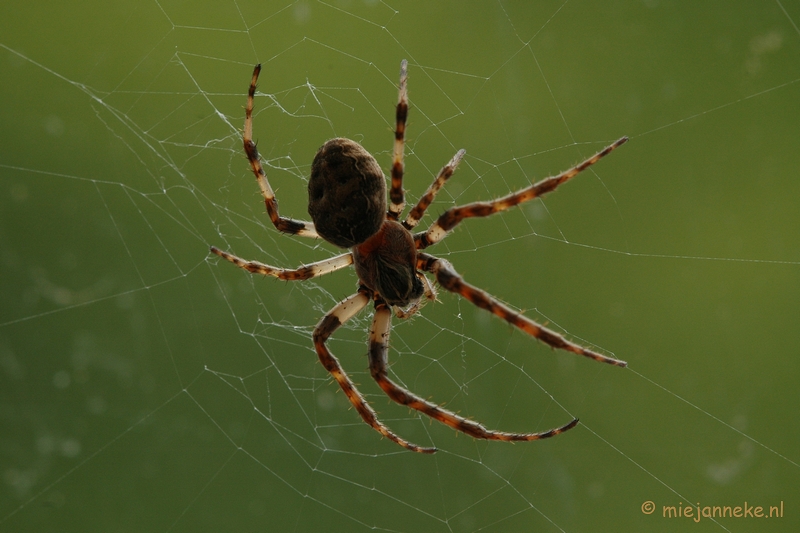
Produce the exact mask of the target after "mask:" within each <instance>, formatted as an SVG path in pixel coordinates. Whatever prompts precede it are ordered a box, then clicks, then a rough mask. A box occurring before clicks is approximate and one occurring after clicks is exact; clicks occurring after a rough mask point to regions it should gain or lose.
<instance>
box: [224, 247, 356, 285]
mask: <svg viewBox="0 0 800 533" xmlns="http://www.w3.org/2000/svg"><path fill="white" fill-rule="evenodd" d="M211 251H212V252H213V253H215V254H217V255H218V256H220V257H221V258H223V259H226V260H228V261H230V262H231V263H233V264H234V265H236V266H238V267H239V268H243V269H244V270H247V271H248V272H251V273H253V274H263V275H264V276H272V277H273V278H278V279H282V280H284V281H305V280H307V279H311V278H316V277H317V276H324V275H325V274H330V273H331V272H336V271H337V270H339V269H342V268H344V267H347V266H350V265H352V264H353V254H351V253H350V252H347V253H344V254H341V255H337V256H334V257H331V258H329V259H323V260H322V261H317V262H316V263H310V264H308V265H302V266H300V267H298V268H295V269H292V270H290V269H286V268H279V267H274V266H269V265H265V264H264V263H260V262H258V261H248V260H246V259H242V258H241V257H237V256H235V255H233V254H231V253H228V252H223V251H222V250H220V249H219V248H217V247H216V246H212V247H211Z"/></svg>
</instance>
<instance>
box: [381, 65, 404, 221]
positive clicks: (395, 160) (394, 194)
mask: <svg viewBox="0 0 800 533" xmlns="http://www.w3.org/2000/svg"><path fill="white" fill-rule="evenodd" d="M407 82H408V61H406V60H405V59H404V60H402V61H401V62H400V84H399V88H398V96H397V126H396V129H395V131H394V154H393V157H392V187H391V189H390V190H389V201H390V202H391V205H389V212H388V213H387V214H386V216H387V217H388V218H389V219H390V220H397V218H398V217H399V216H400V213H402V212H403V207H404V206H405V203H406V202H405V194H404V193H403V168H404V167H403V149H404V146H405V135H406V119H407V118H408V90H407V89H406V83H407Z"/></svg>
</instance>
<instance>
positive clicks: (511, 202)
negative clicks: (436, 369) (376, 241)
mask: <svg viewBox="0 0 800 533" xmlns="http://www.w3.org/2000/svg"><path fill="white" fill-rule="evenodd" d="M626 142H628V138H627V137H622V138H621V139H619V140H618V141H616V142H614V143H612V144H611V145H609V146H607V147H605V148H603V149H602V150H600V151H599V152H597V153H596V154H594V155H593V156H592V157H590V158H589V159H587V160H586V161H584V162H583V163H580V164H578V165H576V166H574V167H572V168H571V169H569V170H567V171H565V172H562V173H561V174H558V175H557V176H551V177H549V178H545V179H543V180H541V181H539V182H536V183H534V184H533V185H530V186H528V187H525V188H524V189H520V190H519V191H517V192H514V193H511V194H508V195H506V196H503V197H501V198H497V199H495V200H492V201H490V202H473V203H471V204H467V205H463V206H460V207H452V208H450V209H448V210H447V211H445V212H444V213H443V214H442V215H441V216H440V217H439V218H438V219H437V220H436V222H434V223H433V224H432V225H431V227H430V228H428V231H426V232H424V233H418V234H416V235H414V241H415V242H416V243H417V249H419V250H423V249H425V248H427V247H428V246H430V245H432V244H436V243H437V242H439V241H441V240H442V239H444V238H445V237H446V236H447V234H448V233H449V232H450V231H451V230H452V229H453V228H454V227H456V226H457V225H458V224H459V223H461V221H462V220H464V219H465V218H470V217H486V216H489V215H493V214H495V213H498V212H500V211H505V210H506V209H508V208H509V207H514V206H515V205H518V204H521V203H523V202H528V201H530V200H533V199H534V198H538V197H539V196H542V195H544V194H546V193H548V192H551V191H553V190H555V188H556V187H558V186H559V185H561V184H562V183H564V182H565V181H568V180H569V179H571V178H573V177H575V176H576V175H577V174H579V173H580V172H581V171H583V170H586V169H587V168H588V167H590V166H592V165H594V164H595V163H597V162H598V161H600V159H602V158H603V157H605V156H607V155H608V154H610V153H611V152H612V151H613V150H615V149H616V148H619V147H620V146H622V145H623V144H625V143H626Z"/></svg>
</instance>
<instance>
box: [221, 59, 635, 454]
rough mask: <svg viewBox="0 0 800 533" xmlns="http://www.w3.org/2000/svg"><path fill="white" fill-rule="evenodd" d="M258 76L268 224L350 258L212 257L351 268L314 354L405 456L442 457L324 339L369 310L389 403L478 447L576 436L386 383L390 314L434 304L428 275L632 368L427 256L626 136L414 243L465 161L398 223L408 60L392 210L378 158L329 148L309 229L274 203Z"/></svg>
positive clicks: (248, 121) (529, 328) (266, 270)
mask: <svg viewBox="0 0 800 533" xmlns="http://www.w3.org/2000/svg"><path fill="white" fill-rule="evenodd" d="M260 72H261V65H256V67H255V70H254V71H253V78H252V80H251V82H250V90H249V92H248V96H247V107H246V109H245V122H244V134H243V136H242V137H243V139H242V140H243V142H244V150H245V153H246V154H247V159H248V161H249V162H250V167H251V169H252V170H253V173H254V174H255V176H256V180H257V181H258V184H259V187H260V188H261V194H262V196H263V197H264V203H265V204H266V208H267V213H268V214H269V217H270V220H271V221H272V223H273V224H274V225H275V227H276V228H277V229H278V230H279V231H282V232H284V233H289V234H292V235H300V236H304V237H322V238H323V239H325V240H326V241H328V242H330V243H332V244H335V245H336V246H339V247H341V248H348V249H349V251H348V252H346V253H343V254H340V255H338V256H335V257H332V258H330V259H326V260H324V261H318V262H316V263H312V264H310V265H305V266H302V267H300V268H297V269H294V270H287V269H283V268H277V267H272V266H269V265H265V264H263V263H259V262H258V261H246V260H244V259H241V258H239V257H237V256H235V255H233V254H230V253H227V252H223V251H221V250H219V249H218V248H215V247H212V248H211V251H212V252H214V253H215V254H217V255H219V256H220V257H222V258H224V259H227V260H228V261H230V262H231V263H234V264H235V265H237V266H239V267H241V268H243V269H245V270H248V271H250V272H253V273H256V274H263V275H267V276H273V277H276V278H279V279H284V280H291V281H302V280H306V279H310V278H313V277H316V276H321V275H323V274H328V273H330V272H334V271H336V270H339V269H341V268H344V267H347V266H349V265H354V267H355V271H356V274H357V275H358V279H359V288H358V291H357V292H356V293H355V294H354V295H352V296H350V297H348V298H346V299H344V300H343V301H341V302H340V303H339V304H338V305H336V306H335V307H334V308H333V309H332V310H331V311H330V312H329V313H328V314H327V315H325V316H324V317H323V318H322V320H320V322H319V324H317V327H316V328H315V329H314V334H313V341H314V348H315V349H316V352H317V355H318V356H319V359H320V362H321V363H322V365H323V366H324V367H325V369H326V370H327V371H328V372H330V373H331V375H332V376H333V378H334V379H335V380H336V381H337V383H338V384H339V386H340V387H341V388H342V390H343V391H344V393H345V394H346V395H347V398H348V399H349V400H350V402H351V403H352V404H353V406H354V407H355V408H356V410H357V411H358V414H359V415H360V416H361V418H362V419H363V420H364V421H365V422H366V423H367V424H369V425H370V426H372V427H373V428H374V429H375V430H376V431H378V432H379V433H381V434H382V435H384V436H385V437H387V438H389V439H391V440H393V441H394V442H396V443H397V444H399V445H400V446H403V447H404V448H408V449H409V450H413V451H415V452H422V453H433V452H435V451H436V448H428V447H422V446H418V445H416V444H413V443H410V442H408V441H406V440H404V439H402V438H400V437H399V436H397V435H396V434H395V433H393V432H392V430H390V429H389V428H388V427H386V426H385V425H384V424H383V423H382V422H381V421H380V420H379V419H378V417H377V415H376V414H375V411H374V410H373V409H372V407H370V406H369V404H367V402H366V401H365V400H364V397H363V396H362V395H361V393H360V392H358V390H357V389H356V388H355V386H354V385H353V382H352V381H351V380H350V378H349V377H348V376H347V374H346V373H345V371H344V370H343V369H342V367H341V365H340V364H339V361H338V359H336V357H335V356H334V355H333V354H332V353H331V352H330V350H329V349H328V346H327V340H328V338H329V337H330V336H331V335H332V334H333V332H334V331H336V330H337V329H338V328H339V327H340V326H341V325H342V324H343V323H344V322H346V321H347V320H349V319H350V318H352V317H353V316H355V315H356V313H358V312H359V311H361V310H362V309H364V307H366V306H367V304H369V302H370V301H372V302H374V305H375V315H374V318H373V320H372V328H371V329H370V335H369V368H370V374H371V375H372V377H373V378H374V379H375V381H376V382H377V383H378V385H379V386H380V387H381V389H383V391H384V392H385V393H386V394H387V395H388V396H389V397H390V398H391V399H392V400H394V401H396V402H397V403H400V404H402V405H406V406H408V407H410V408H412V409H416V410H417V411H420V412H422V413H424V414H426V415H428V416H430V417H431V418H434V419H436V420H439V421H440V422H442V423H444V424H446V425H448V426H450V427H453V428H455V429H457V430H459V431H463V432H464V433H466V434H468V435H471V436H473V437H475V438H481V439H490V440H502V441H531V440H538V439H543V438H547V437H552V436H553V435H558V434H559V433H563V432H564V431H566V430H568V429H571V428H573V427H575V425H576V424H577V423H578V420H577V419H573V420H572V421H571V422H569V423H568V424H565V425H564V426H561V427H558V428H555V429H551V430H548V431H543V432H539V433H506V432H503V431H493V430H489V429H486V428H485V427H483V426H482V425H481V424H479V423H477V422H475V421H472V420H468V419H466V418H464V417H461V416H459V415H457V414H455V413H453V412H451V411H448V410H447V409H444V408H443V407H440V406H439V405H437V404H435V403H432V402H429V401H427V400H425V399H423V398H421V397H419V396H417V395H415V394H413V393H411V392H409V391H408V390H406V389H404V388H403V387H401V386H399V385H398V384H396V383H395V382H393V381H392V380H391V379H389V377H388V373H387V365H388V346H389V344H388V343H389V331H390V329H391V308H392V307H394V308H395V312H396V314H397V315H398V317H401V318H406V317H408V316H410V315H412V314H414V313H416V312H417V311H419V309H420V307H421V305H422V302H423V301H424V300H425V299H430V300H432V299H435V297H436V295H435V292H434V290H433V286H432V285H431V283H430V282H429V281H428V278H426V277H425V275H424V273H426V272H427V273H429V274H431V275H432V276H433V277H434V278H435V279H436V281H437V282H438V283H439V285H440V286H441V287H443V288H444V289H446V290H448V291H450V292H454V293H456V294H459V295H461V296H462V297H464V298H466V299H467V300H469V301H470V302H471V303H473V304H475V305H476V306H478V307H480V308H482V309H486V310H487V311H489V312H490V313H493V314H494V315H496V316H498V317H500V318H502V319H503V320H506V321H507V322H508V323H510V324H512V325H513V326H516V327H517V328H519V329H521V330H522V331H524V332H525V333H528V334H529V335H531V336H532V337H535V338H537V339H539V340H540V341H542V342H544V343H545V344H548V345H549V346H551V347H553V348H558V349H561V350H566V351H569V352H573V353H576V354H579V355H583V356H585V357H588V358H590V359H594V360H595V361H600V362H603V363H609V364H612V365H616V366H625V365H626V363H625V362H624V361H620V360H619V359H614V358H612V357H608V356H605V355H602V354H600V353H597V352H595V351H592V350H590V349H588V348H584V347H582V346H579V345H577V344H575V343H573V342H570V341H568V340H567V339H565V338H564V337H563V336H561V335H559V334H558V333H556V332H554V331H552V330H550V329H547V328H545V327H544V326H541V325H539V324H537V323H536V322H534V321H533V320H531V319H529V318H527V317H525V316H523V315H522V314H521V313H519V312H517V311H515V310H513V309H511V308H510V307H508V306H507V305H505V304H503V303H502V302H500V301H498V300H497V299H496V298H494V297H492V296H491V295H489V294H488V293H486V292H484V291H482V290H480V289H478V288H476V287H473V286H472V285H470V284H468V283H467V282H465V281H464V280H463V278H461V276H459V275H458V273H457V272H456V271H455V269H454V268H453V266H452V265H451V264H450V262H449V261H446V260H444V259H440V258H437V257H434V256H432V255H430V254H427V253H424V252H422V250H424V249H425V248H427V247H428V246H431V245H434V244H436V243H437V242H439V241H441V240H442V239H444V238H445V237H446V236H447V235H448V233H449V232H450V231H451V230H452V229H453V228H454V227H456V226H457V225H458V224H460V223H461V221H462V220H464V219H465V218H471V217H485V216H489V215H491V214H494V213H497V212H500V211H504V210H506V209H508V208H510V207H514V206H516V205H518V204H520V203H522V202H527V201H530V200H533V199H534V198H538V197H539V196H542V195H543V194H546V193H548V192H551V191H553V190H554V189H555V188H556V187H558V186H559V185H561V184H562V183H564V182H566V181H567V180H569V179H571V178H572V177H574V176H575V175H577V174H578V173H579V172H581V171H582V170H584V169H586V168H587V167H589V166H591V165H593V164H595V163H596V162H597V161H599V160H600V159H601V158H602V157H604V156H606V155H607V154H609V153H610V152H611V151H612V150H614V149H615V148H617V147H619V146H620V145H622V144H624V143H625V142H626V141H627V140H628V139H627V137H623V138H621V139H619V140H618V141H616V142H614V143H612V144H611V145H609V146H607V147H606V148H604V149H603V150H601V151H600V152H598V153H596V154H595V155H594V156H592V157H590V158H589V159H587V160H586V161H584V162H582V163H580V164H578V165H576V166H575V167H572V168H571V169H569V170H567V171H565V172H562V173H561V174H558V175H556V176H551V177H549V178H545V179H543V180H541V181H539V182H536V183H534V184H532V185H530V186H528V187H525V188H524V189H521V190H519V191H517V192H513V193H510V194H508V195H506V196H503V197H501V198H497V199H496V200H492V201H488V202H474V203H471V204H467V205H464V206H459V207H452V208H450V209H448V210H447V211H445V212H444V213H443V214H442V215H441V216H439V218H437V219H436V221H435V222H434V223H433V224H431V226H430V227H429V228H428V229H427V230H426V231H424V232H421V233H416V234H412V233H411V230H412V229H413V228H414V227H416V225H417V224H418V223H419V221H420V219H421V218H422V216H423V215H424V214H425V211H426V210H427V208H428V206H429V205H430V204H431V202H432V201H433V199H434V197H435V196H436V194H437V193H438V191H439V189H441V187H442V186H443V185H444V183H445V182H446V181H447V180H448V179H449V178H450V176H452V174H453V172H454V171H455V169H456V167H457V166H458V164H459V163H460V162H461V159H462V158H463V157H464V150H459V151H458V152H457V153H456V155H455V156H453V158H452V159H451V160H450V162H449V163H448V164H447V165H445V166H444V167H443V168H442V170H440V171H439V174H438V176H437V177H436V179H435V180H434V181H433V183H432V184H431V186H430V187H428V190H427V191H426V192H425V194H424V195H423V196H422V197H421V198H420V200H419V201H418V202H417V204H416V205H415V206H414V207H413V208H412V209H411V211H410V212H409V214H408V216H407V217H406V218H405V219H404V220H403V222H402V223H401V222H399V218H400V215H401V214H402V212H403V207H404V205H405V195H404V192H403V146H404V139H405V125H406V117H407V115H408V97H407V93H406V80H407V63H406V62H405V61H403V62H402V63H401V64H400V86H399V98H398V102H397V109H396V120H397V126H396V130H395V142H394V155H393V160H392V171H391V188H390V190H389V201H390V202H389V205H388V208H387V202H386V182H385V178H384V175H383V172H382V171H381V168H380V166H379V165H378V163H377V161H375V158H374V157H372V155H370V153H369V152H367V150H365V149H364V147H363V146H361V145H360V144H358V143H357V142H355V141H351V140H349V139H344V138H336V139H331V140H330V141H328V142H326V143H325V144H324V145H322V147H321V148H320V149H319V151H318V152H317V155H316V157H314V162H313V164H312V166H311V178H310V179H309V182H308V212H309V214H310V215H311V218H312V220H313V221H314V222H313V223H311V222H304V221H301V220H293V219H290V218H285V217H282V216H280V214H279V213H278V204H277V201H276V200H275V194H274V193H273V191H272V188H271V187H270V185H269V182H268V181H267V176H266V174H265V173H264V169H263V167H262V166H261V161H260V159H259V155H258V150H257V149H256V145H255V142H253V100H254V96H255V92H256V82H257V81H258V75H259V73H260Z"/></svg>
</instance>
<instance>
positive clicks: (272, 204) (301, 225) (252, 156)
mask: <svg viewBox="0 0 800 533" xmlns="http://www.w3.org/2000/svg"><path fill="white" fill-rule="evenodd" d="M260 72H261V65H260V64H259V65H256V67H255V68H254V69H253V79H252V81H251V82H250V89H249V90H248V91H247V107H245V114H244V116H245V118H244V133H243V134H242V142H243V144H244V151H245V154H247V160H248V161H249V162H250V168H251V169H252V171H253V174H255V176H256V180H257V181H258V186H259V187H260V188H261V196H263V197H264V204H265V205H266V207H267V213H268V214H269V218H270V220H272V223H273V224H274V225H275V227H276V228H277V229H278V231H282V232H283V233H289V234H291V235H300V236H301V237H313V238H317V237H319V235H317V232H316V230H315V229H314V224H313V223H311V222H306V221H304V220H294V219H291V218H286V217H282V216H280V214H279V213H278V201H277V200H276V199H275V193H274V192H272V187H270V185H269V181H267V175H266V173H265V172H264V168H263V167H262V166H261V160H260V157H259V155H258V148H256V143H255V142H253V99H254V97H255V94H256V82H257V81H258V75H259V73H260Z"/></svg>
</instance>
